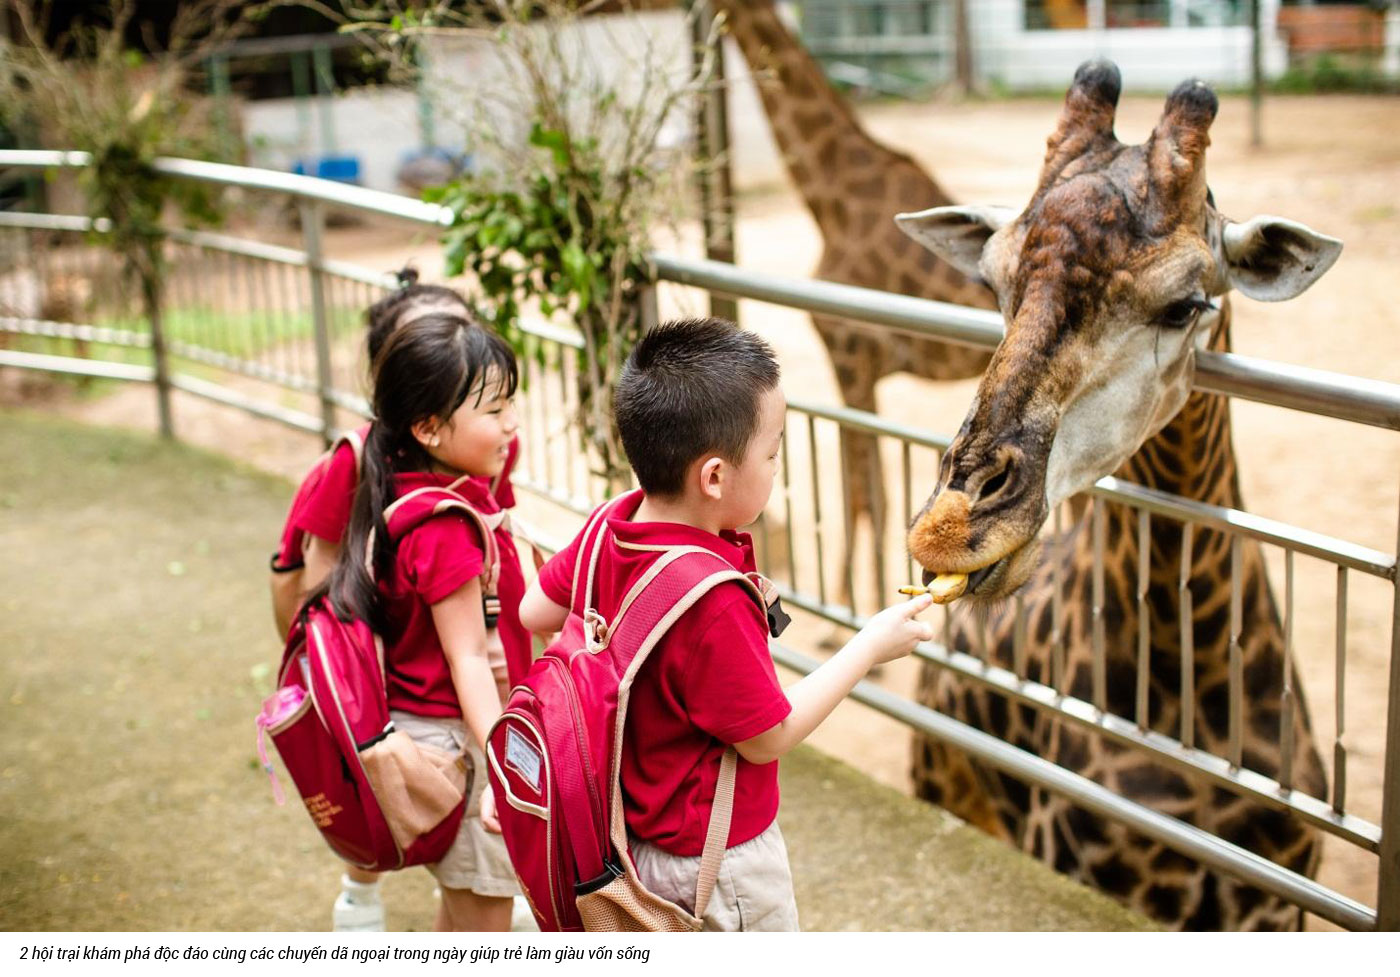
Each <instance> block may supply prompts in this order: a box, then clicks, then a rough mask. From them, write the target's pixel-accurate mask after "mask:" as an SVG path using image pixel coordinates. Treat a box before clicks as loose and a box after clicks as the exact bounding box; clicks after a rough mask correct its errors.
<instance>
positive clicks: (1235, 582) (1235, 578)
mask: <svg viewBox="0 0 1400 977" xmlns="http://www.w3.org/2000/svg"><path fill="white" fill-rule="evenodd" d="M1242 546H1243V542H1242V541H1241V540H1240V537H1238V536H1233V535H1232V536H1231V537H1230V742H1229V751H1228V752H1229V755H1230V756H1229V759H1230V764H1231V766H1234V767H1238V766H1239V765H1240V757H1241V751H1242V750H1243V748H1244V655H1243V652H1242V651H1241V649H1240V632H1241V631H1242V630H1243V629H1244V594H1243V592H1242V588H1241V586H1240V577H1241V575H1242V574H1243V572H1244V567H1243V565H1242V564H1243V560H1242V559H1241V548H1242Z"/></svg>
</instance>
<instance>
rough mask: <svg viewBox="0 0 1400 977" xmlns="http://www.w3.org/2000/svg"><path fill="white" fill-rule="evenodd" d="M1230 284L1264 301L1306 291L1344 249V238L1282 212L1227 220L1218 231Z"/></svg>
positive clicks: (1280, 298) (1275, 300) (1277, 299)
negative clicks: (1246, 218) (1237, 220)
mask: <svg viewBox="0 0 1400 977" xmlns="http://www.w3.org/2000/svg"><path fill="white" fill-rule="evenodd" d="M1220 239H1221V245H1222V247H1223V248H1224V251H1225V267H1226V269H1227V272H1228V274H1229V276H1230V284H1231V285H1233V286H1234V287H1235V288H1237V289H1239V291H1240V292H1242V293H1243V294H1245V295H1248V296H1249V297H1250V298H1252V299H1257V300H1258V301H1260V302H1282V301H1283V300H1284V299H1291V298H1293V297H1294V296H1295V295H1300V294H1302V293H1303V292H1304V291H1306V290H1307V288H1308V286H1310V285H1312V283H1313V282H1315V281H1317V280H1318V279H1319V278H1321V277H1322V276H1323V274H1324V273H1325V272H1326V271H1327V269H1329V268H1331V267H1332V265H1333V264H1334V263H1335V262H1336V260H1337V258H1338V256H1340V255H1341V253H1342V242H1341V241H1338V240H1337V239H1336V238H1334V237H1328V236H1327V235H1326V234H1319V233H1317V231H1314V230H1313V229H1312V228H1311V227H1308V226H1307V225H1306V224H1299V223H1298V222H1297V221H1291V220H1285V219H1283V218H1282V217H1252V218H1250V219H1249V220H1247V221H1245V222H1244V223H1242V224H1236V223H1233V222H1231V223H1227V224H1226V225H1225V229H1224V231H1223V232H1222V233H1221V235H1220Z"/></svg>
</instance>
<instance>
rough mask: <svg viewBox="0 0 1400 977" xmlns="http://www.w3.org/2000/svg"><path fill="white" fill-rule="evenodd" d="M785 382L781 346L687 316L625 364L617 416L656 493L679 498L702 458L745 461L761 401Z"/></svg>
mask: <svg viewBox="0 0 1400 977" xmlns="http://www.w3.org/2000/svg"><path fill="white" fill-rule="evenodd" d="M777 384H778V362H777V360H776V359H775V358H774V356H773V348H772V347H771V346H769V345H768V344H767V343H766V342H764V341H763V340H762V339H760V338H759V337H758V336H755V335H754V334H753V333H751V332H745V331H744V330H742V329H740V328H739V327H738V326H736V325H735V324H734V323H732V322H730V321H728V320H727V319H680V320H675V321H672V322H665V323H662V324H661V325H659V326H657V327H656V328H655V329H653V330H651V332H649V333H647V334H646V335H645V336H643V337H642V338H641V340H640V341H639V342H638V343H637V345H636V347H634V348H633V350H632V355H631V356H629V357H628V358H627V362H626V363H625V364H624V365H623V367H622V374H621V376H619V377H618V381H617V389H616V392H615V393H614V395H613V413H614V415H615V417H616V418H617V428H618V432H619V433H620V434H621V435H622V447H623V449H624V450H625V451H626V452H627V460H628V461H629V462H631V464H632V470H633V471H634V472H636V473H637V482H638V483H639V484H640V485H641V487H642V489H643V491H645V492H646V493H647V494H648V495H662V496H666V495H671V496H674V495H679V494H680V493H681V491H682V490H683V488H684V484H685V473H686V470H687V469H689V467H690V465H691V463H693V462H694V461H695V460H696V459H697V458H699V457H700V456H702V455H708V454H716V455H719V456H720V457H721V458H724V459H725V460H727V461H732V462H735V463H738V462H740V461H742V460H743V457H744V453H745V451H746V450H747V449H748V446H749V441H750V440H751V439H752V438H753V436H754V433H755V432H756V431H757V429H758V403H759V398H760V397H762V396H763V394H765V393H767V392H768V391H769V390H772V389H773V388H774V387H775V386H777Z"/></svg>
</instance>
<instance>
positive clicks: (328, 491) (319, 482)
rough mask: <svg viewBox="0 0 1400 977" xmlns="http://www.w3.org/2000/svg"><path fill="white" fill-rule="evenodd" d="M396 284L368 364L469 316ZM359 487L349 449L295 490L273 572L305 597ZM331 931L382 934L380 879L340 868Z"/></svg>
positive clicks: (443, 289)
mask: <svg viewBox="0 0 1400 977" xmlns="http://www.w3.org/2000/svg"><path fill="white" fill-rule="evenodd" d="M397 278H398V281H399V287H398V288H397V289H395V290H394V291H392V292H390V293H389V294H388V295H386V296H384V297H383V298H381V299H380V300H379V301H377V302H375V303H374V304H373V305H371V306H370V307H369V309H368V310H366V313H365V319H366V325H367V329H366V332H365V346H366V352H367V354H368V362H369V363H371V364H373V363H374V361H375V360H376V359H377V358H378V356H379V351H380V350H381V349H382V348H383V346H384V341H385V340H386V339H388V338H389V336H391V335H393V333H394V331H395V330H397V329H399V328H400V327H401V326H405V325H407V324H408V323H410V322H413V321H414V320H415V319H418V318H421V317H422V316H425V315H428V314H430V313H435V312H438V313H447V314H451V315H458V316H463V317H467V318H468V319H470V316H471V310H470V308H469V307H468V306H467V300H466V299H464V298H463V297H462V295H461V293H459V292H457V291H456V290H455V289H451V288H448V287H447V286H445V285H429V284H422V283H420V282H419V281H418V272H417V271H416V270H415V269H413V268H402V269H400V270H399V271H398V272H397ZM369 431H370V426H369V425H368V424H366V425H365V426H363V427H361V428H360V429H359V431H358V432H357V433H358V435H359V438H360V441H361V443H362V444H363V443H364V440H365V439H366V438H368V437H369ZM519 447H520V441H519V439H518V438H516V439H513V440H512V441H511V449H510V456H509V457H508V458H507V459H506V464H505V468H504V469H503V470H502V471H501V472H500V474H499V475H497V476H495V477H494V478H492V479H490V480H489V483H490V487H491V494H492V495H493V496H495V499H496V502H497V503H498V504H499V505H500V507H501V508H502V509H510V508H514V506H515V492H514V489H513V488H512V486H511V482H510V473H511V471H512V469H513V468H514V467H515V459H516V456H517V453H518V451H519ZM358 483H359V470H358V465H357V463H356V461H355V452H354V450H353V449H352V448H351V446H350V445H349V444H348V443H341V444H340V445H339V446H338V447H337V448H336V450H335V452H334V454H332V455H331V457H330V459H329V461H327V462H326V463H324V464H318V465H317V466H316V467H315V468H313V469H312V471H311V472H310V473H308V474H307V476H306V478H305V479H303V481H302V484H301V486H300V487H299V488H298V490H297V494H296V497H295V498H294V499H293V500H292V508H291V511H290V512H289V513H288V514H287V520H286V527H285V533H286V534H296V536H299V537H301V538H302V540H303V547H304V548H303V549H301V550H300V552H295V551H294V548H293V547H291V546H289V545H288V544H287V542H286V540H285V539H284V542H283V545H282V546H281V547H279V550H278V553H277V554H276V555H275V556H274V557H273V570H274V572H283V571H286V570H289V569H290V570H295V569H298V567H304V569H303V570H302V575H301V584H302V586H303V587H304V588H305V590H306V591H310V590H313V589H314V588H316V587H317V586H319V585H320V584H321V583H322V582H323V581H324V580H325V579H326V576H327V575H328V574H329V573H330V571H331V568H332V567H333V566H334V565H335V561H336V559H337V557H339V555H340V545H341V540H342V538H343V537H344V535H345V527H346V526H347V525H348V524H349V522H350V504H351V502H352V501H353V500H354V497H355V487H356V485H357V484H358ZM289 538H294V537H289ZM284 564H285V565H284ZM284 637H285V635H284ZM523 915H528V913H525V914H523ZM331 926H332V929H334V930H335V931H337V932H382V931H383V930H384V905H383V903H382V902H381V901H380V898H379V875H378V873H375V872H367V871H365V870H363V869H359V868H356V867H354V866H353V865H347V866H346V867H345V875H344V876H342V877H341V891H340V894H339V895H338V896H337V897H336V900H335V905H334V907H333V908H332V911H331Z"/></svg>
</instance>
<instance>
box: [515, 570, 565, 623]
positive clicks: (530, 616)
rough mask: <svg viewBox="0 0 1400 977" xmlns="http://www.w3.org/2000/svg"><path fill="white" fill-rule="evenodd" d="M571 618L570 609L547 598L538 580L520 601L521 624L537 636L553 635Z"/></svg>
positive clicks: (533, 582)
mask: <svg viewBox="0 0 1400 977" xmlns="http://www.w3.org/2000/svg"><path fill="white" fill-rule="evenodd" d="M568 618H569V609H568V608H567V607H561V606H559V605H558V604H556V603H554V601H552V600H550V599H549V598H548V597H547V596H545V592H544V590H543V589H542V588H541V587H540V582H539V580H538V579H536V580H534V581H532V582H531V584H530V589H529V590H527V591H525V596H524V597H523V598H522V599H521V601H520V623H521V624H523V625H525V628H526V630H528V631H533V632H534V633H535V634H553V633H554V632H556V631H558V630H559V629H560V628H562V627H563V626H564V622H565V621H566V620H568Z"/></svg>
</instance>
